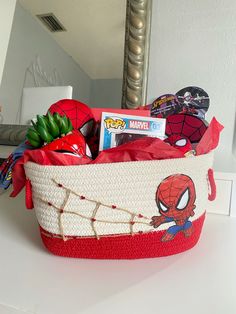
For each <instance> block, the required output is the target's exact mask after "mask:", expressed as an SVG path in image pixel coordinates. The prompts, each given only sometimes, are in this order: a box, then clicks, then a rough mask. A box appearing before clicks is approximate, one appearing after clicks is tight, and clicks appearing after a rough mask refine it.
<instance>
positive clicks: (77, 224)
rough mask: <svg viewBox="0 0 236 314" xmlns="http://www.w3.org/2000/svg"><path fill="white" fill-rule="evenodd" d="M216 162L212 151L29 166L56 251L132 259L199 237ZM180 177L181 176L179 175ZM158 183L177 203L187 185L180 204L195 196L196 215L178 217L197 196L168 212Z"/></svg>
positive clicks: (179, 247)
mask: <svg viewBox="0 0 236 314" xmlns="http://www.w3.org/2000/svg"><path fill="white" fill-rule="evenodd" d="M212 163H213V154H212V153H210V154H206V155H202V156H196V157H189V158H179V159H169V160H157V161H139V162H137V161H136V162H123V163H110V164H94V165H92V164H91V165H81V166H42V165H38V164H35V163H32V162H28V163H26V164H25V172H26V177H27V178H28V179H29V180H30V182H31V186H32V197H33V203H34V208H35V212H36V216H37V219H38V222H39V226H40V232H41V237H42V240H43V242H44V244H45V246H46V247H47V248H48V249H49V250H50V251H51V252H52V253H54V254H56V255H61V256H69V257H82V258H107V259H120V258H127V259H130V258H145V257H157V256H166V255H171V254H176V253H180V252H182V251H185V250H187V249H190V248H191V247H193V246H194V245H195V244H196V243H197V241H198V239H199V236H200V233H201V229H202V225H203V222H204V216H205V211H206V208H207V202H208V193H209V187H208V185H209V180H208V171H209V169H210V168H211V167H212ZM186 178H187V179H186ZM173 179H175V180H177V181H174V182H175V183H173ZM178 180H179V182H180V183H179V184H180V185H179V186H178V185H176V182H178ZM185 185H186V187H185ZM190 186H193V187H194V188H191V187H190ZM157 191H159V192H158V193H159V194H158V195H159V197H162V200H163V203H165V205H166V203H168V204H169V205H170V206H177V205H176V204H177V201H178V198H179V199H180V198H181V197H182V198H183V195H182V194H181V191H183V192H186V191H187V192H186V193H185V199H186V200H182V201H181V202H182V203H183V204H182V205H181V204H179V206H180V207H181V206H182V207H183V206H185V205H186V204H184V202H185V203H186V202H190V201H191V202H192V204H194V206H192V207H193V208H192V212H191V215H190V214H186V216H185V218H184V219H183V218H181V219H180V218H178V217H179V216H178V213H179V212H181V213H183V212H184V211H186V210H187V208H188V206H190V205H188V204H189V203H187V205H186V206H187V207H186V206H185V207H184V209H183V208H182V207H181V210H178V208H177V207H178V206H177V207H176V209H175V215H177V216H176V217H174V218H173V217H172V218H170V217H167V216H168V215H165V214H163V212H162V214H160V213H161V212H160V206H162V207H163V204H161V205H159V207H158V203H157ZM163 191H164V192H163ZM194 193H195V195H193V194H194ZM162 207H161V208H162ZM152 217H162V218H158V219H161V223H160V224H159V225H158V226H155V225H153V224H152V223H151V222H152V221H153V218H152ZM154 220H155V219H154Z"/></svg>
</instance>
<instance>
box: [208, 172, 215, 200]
mask: <svg viewBox="0 0 236 314" xmlns="http://www.w3.org/2000/svg"><path fill="white" fill-rule="evenodd" d="M208 179H209V183H210V187H211V193H209V194H208V200H209V201H214V200H215V198H216V183H215V180H214V172H213V169H209V170H208Z"/></svg>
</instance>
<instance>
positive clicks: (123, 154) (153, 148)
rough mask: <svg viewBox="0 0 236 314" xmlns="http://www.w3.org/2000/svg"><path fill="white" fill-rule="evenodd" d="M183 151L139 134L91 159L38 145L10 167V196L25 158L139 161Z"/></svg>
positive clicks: (19, 184) (21, 181) (21, 180)
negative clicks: (131, 139) (43, 148)
mask: <svg viewBox="0 0 236 314" xmlns="http://www.w3.org/2000/svg"><path fill="white" fill-rule="evenodd" d="M181 157H184V154H183V153H182V152H180V151H179V150H178V149H175V148H174V147H170V146H169V145H168V144H166V143H164V142H163V141H161V140H160V139H158V138H151V137H150V138H147V137H146V138H141V139H138V140H136V141H133V142H129V143H127V144H124V145H120V146H118V147H115V148H111V149H107V150H105V151H103V152H101V153H100V155H99V156H98V157H97V158H96V159H95V160H93V161H92V160H91V159H90V158H88V157H87V156H84V157H81V158H78V157H74V156H70V155H65V154H62V153H57V152H53V151H44V150H42V149H35V150H27V151H25V153H24V155H23V157H22V158H20V159H19V160H18V161H17V163H16V164H15V166H14V168H13V175H12V177H13V192H12V193H11V197H15V196H17V194H18V193H19V192H20V191H21V190H22V188H23V187H24V185H25V180H26V177H25V171H24V164H25V163H26V162H28V161H32V162H35V163H37V164H39V165H61V166H72V165H83V164H88V163H91V164H98V163H111V162H124V161H140V160H154V159H167V158H181Z"/></svg>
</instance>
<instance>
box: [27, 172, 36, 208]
mask: <svg viewBox="0 0 236 314" xmlns="http://www.w3.org/2000/svg"><path fill="white" fill-rule="evenodd" d="M25 206H26V208H27V209H33V208H34V203H33V197H32V185H31V181H30V179H28V178H27V179H26V181H25Z"/></svg>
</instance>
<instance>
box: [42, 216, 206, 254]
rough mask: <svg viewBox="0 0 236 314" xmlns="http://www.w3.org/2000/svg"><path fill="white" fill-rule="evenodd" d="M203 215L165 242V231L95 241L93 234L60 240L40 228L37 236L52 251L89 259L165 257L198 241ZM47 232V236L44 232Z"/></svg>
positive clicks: (102, 238) (104, 237)
mask: <svg viewBox="0 0 236 314" xmlns="http://www.w3.org/2000/svg"><path fill="white" fill-rule="evenodd" d="M204 219H205V214H203V215H202V216H200V217H199V218H198V219H196V220H195V221H193V230H194V231H193V234H192V235H191V236H190V237H187V238H186V237H185V236H184V234H183V232H179V233H178V234H177V235H176V236H175V238H174V239H173V240H171V241H169V242H162V241H161V238H162V237H163V234H164V233H165V232H166V231H165V230H163V231H155V232H151V233H143V234H135V235H133V236H131V235H117V236H102V237H101V238H100V239H99V240H97V239H96V238H93V237H90V238H89V237H87V238H86V237H80V238H74V239H69V240H67V241H63V239H61V238H57V237H53V236H54V235H53V234H50V233H48V232H46V231H45V230H43V229H42V228H41V227H40V232H41V237H42V240H43V242H44V245H45V246H46V248H47V249H48V250H49V251H50V252H51V253H53V254H55V255H59V256H65V257H76V258H93V259H137V258H148V257H161V256H168V255H173V254H177V253H181V252H183V251H186V250H189V249H191V248H192V247H193V246H194V245H195V244H196V243H197V242H198V240H199V237H200V234H201V230H202V226H203V222H204ZM46 234H47V235H46Z"/></svg>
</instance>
